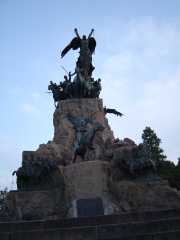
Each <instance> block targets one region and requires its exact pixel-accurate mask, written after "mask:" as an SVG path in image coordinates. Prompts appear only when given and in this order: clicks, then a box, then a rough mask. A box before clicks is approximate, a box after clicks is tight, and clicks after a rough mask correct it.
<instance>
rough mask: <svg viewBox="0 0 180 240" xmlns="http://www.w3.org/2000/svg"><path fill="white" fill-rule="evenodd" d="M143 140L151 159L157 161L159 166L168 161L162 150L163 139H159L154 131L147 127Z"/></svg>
mask: <svg viewBox="0 0 180 240" xmlns="http://www.w3.org/2000/svg"><path fill="white" fill-rule="evenodd" d="M142 139H143V145H144V147H145V148H146V150H147V152H148V154H149V157H150V158H151V159H152V160H153V161H155V163H156V164H157V165H158V163H160V162H161V161H163V160H165V159H166V155H164V154H163V153H164V151H163V150H162V149H161V148H160V143H161V139H160V138H158V137H157V135H156V133H155V132H154V130H152V129H151V128H150V127H146V128H145V129H144V130H143V134H142Z"/></svg>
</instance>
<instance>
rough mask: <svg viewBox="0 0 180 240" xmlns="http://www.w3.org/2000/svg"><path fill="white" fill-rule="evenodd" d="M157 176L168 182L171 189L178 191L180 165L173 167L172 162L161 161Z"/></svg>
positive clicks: (179, 188)
mask: <svg viewBox="0 0 180 240" xmlns="http://www.w3.org/2000/svg"><path fill="white" fill-rule="evenodd" d="M158 174H159V176H161V177H162V178H163V179H166V180H168V182H169V184H170V186H171V187H173V188H176V189H178V190H180V165H177V166H175V164H174V163H173V162H170V161H161V162H160V164H159V166H158Z"/></svg>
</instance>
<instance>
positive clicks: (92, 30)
mask: <svg viewBox="0 0 180 240" xmlns="http://www.w3.org/2000/svg"><path fill="white" fill-rule="evenodd" d="M93 33H94V29H93V28H92V29H91V32H90V34H89V36H88V39H89V38H90V37H91V36H92V34H93Z"/></svg>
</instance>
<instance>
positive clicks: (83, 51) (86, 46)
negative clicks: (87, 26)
mask: <svg viewBox="0 0 180 240" xmlns="http://www.w3.org/2000/svg"><path fill="white" fill-rule="evenodd" d="M74 31H75V34H76V37H75V38H73V39H72V41H71V42H70V43H69V44H68V45H67V46H66V47H65V48H64V50H63V51H62V53H61V57H62V58H63V57H64V56H65V55H66V53H67V52H68V51H69V50H70V49H73V50H76V49H78V48H80V52H79V58H78V60H77V63H76V70H75V71H76V73H77V77H78V80H80V81H83V80H87V79H89V77H91V75H92V71H93V70H94V66H93V65H92V54H93V53H94V50H95V47H96V40H95V38H93V37H92V34H93V32H94V29H92V30H91V32H90V34H89V36H88V37H86V35H83V36H82V38H81V37H80V35H79V33H78V30H77V28H75V29H74Z"/></svg>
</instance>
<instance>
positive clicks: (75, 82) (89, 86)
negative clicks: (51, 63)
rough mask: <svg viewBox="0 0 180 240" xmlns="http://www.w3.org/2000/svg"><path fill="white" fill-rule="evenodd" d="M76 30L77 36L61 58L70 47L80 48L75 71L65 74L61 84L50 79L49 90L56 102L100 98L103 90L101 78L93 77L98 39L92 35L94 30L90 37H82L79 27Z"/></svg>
mask: <svg viewBox="0 0 180 240" xmlns="http://www.w3.org/2000/svg"><path fill="white" fill-rule="evenodd" d="M74 31H75V34H76V37H75V38H73V39H72V41H71V42H70V43H69V44H68V45H67V46H66V47H65V48H64V50H63V51H62V53H61V58H63V57H64V56H65V55H66V53H67V52H68V51H69V50H70V49H73V50H76V49H80V51H79V57H78V60H77V62H76V67H75V71H74V73H71V72H69V73H68V74H67V75H65V76H64V81H62V82H60V84H59V85H57V84H56V83H53V82H52V81H50V84H49V86H48V90H50V91H52V94H53V98H54V102H55V103H56V102H58V101H61V100H65V99H68V98H98V97H99V94H100V91H101V79H98V80H94V78H92V72H93V70H94V69H95V67H94V66H93V65H92V54H93V53H94V51H95V47H96V40H95V38H93V37H92V34H93V32H94V30H93V29H92V30H91V32H90V34H89V36H88V37H86V36H85V35H83V36H82V38H81V37H80V35H79V33H78V30H77V29H75V30H74ZM72 77H73V79H72Z"/></svg>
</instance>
